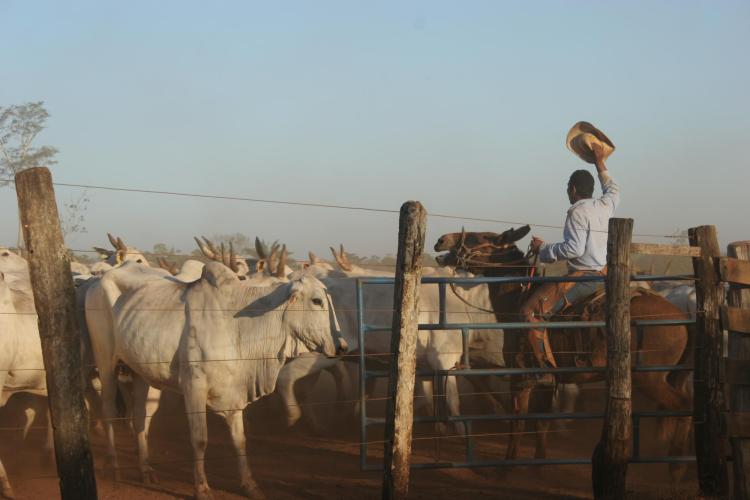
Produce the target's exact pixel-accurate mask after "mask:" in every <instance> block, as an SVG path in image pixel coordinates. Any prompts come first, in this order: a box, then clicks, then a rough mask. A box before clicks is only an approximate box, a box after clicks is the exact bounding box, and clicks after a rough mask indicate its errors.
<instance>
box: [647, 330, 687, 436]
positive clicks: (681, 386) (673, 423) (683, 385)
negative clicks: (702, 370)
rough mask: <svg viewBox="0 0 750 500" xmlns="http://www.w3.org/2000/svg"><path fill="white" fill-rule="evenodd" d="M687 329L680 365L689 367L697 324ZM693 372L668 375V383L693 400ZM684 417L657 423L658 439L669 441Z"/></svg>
mask: <svg viewBox="0 0 750 500" xmlns="http://www.w3.org/2000/svg"><path fill="white" fill-rule="evenodd" d="M685 326H686V327H687V342H686V343H685V349H684V350H683V351H682V355H681V356H680V360H679V362H678V365H680V366H682V365H687V364H692V363H693V353H694V352H695V349H694V344H695V338H696V326H695V324H694V323H693V324H690V325H685ZM692 381H693V372H692V370H675V371H672V372H669V374H668V375H667V382H668V383H669V385H671V386H672V387H674V388H675V389H676V390H677V391H679V392H680V394H682V395H684V396H685V399H687V400H688V401H692V399H693V384H692ZM680 418H682V417H661V418H659V419H658V422H657V432H658V438H659V440H661V441H666V440H668V439H669V438H670V437H671V436H672V435H674V433H675V432H676V431H677V425H678V422H679V419H680Z"/></svg>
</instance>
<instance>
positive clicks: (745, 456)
mask: <svg viewBox="0 0 750 500" xmlns="http://www.w3.org/2000/svg"><path fill="white" fill-rule="evenodd" d="M727 257H734V258H735V259H740V260H750V241H736V242H734V243H730V244H729V246H728V247H727ZM727 299H728V300H727V305H728V306H730V307H737V308H742V309H745V310H750V287H747V286H741V285H737V284H732V285H730V287H729V294H728V296H727ZM724 327H725V328H727V329H728V328H729V325H724ZM729 359H732V360H735V359H736V360H743V361H748V360H750V335H748V334H747V333H740V332H733V331H731V330H730V331H729ZM730 391H731V392H730V395H729V409H730V411H732V412H737V413H746V414H747V413H750V386H747V385H732V386H731V388H730ZM729 443H730V444H731V446H732V460H733V462H732V470H733V474H732V475H733V478H734V481H733V483H734V498H750V439H748V436H739V437H735V436H731V435H730V439H729Z"/></svg>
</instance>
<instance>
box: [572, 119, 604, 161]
mask: <svg viewBox="0 0 750 500" xmlns="http://www.w3.org/2000/svg"><path fill="white" fill-rule="evenodd" d="M592 143H598V144H601V146H602V148H603V149H604V159H605V160H606V159H607V158H608V157H609V155H611V154H612V152H613V151H614V150H615V145H614V144H612V141H610V140H609V137H607V136H606V135H604V132H602V131H601V130H599V129H598V128H596V127H594V126H593V125H592V124H590V123H589V122H578V123H576V124H575V125H573V127H572V128H571V129H570V132H568V137H566V139H565V145H566V146H567V147H568V149H569V150H571V151H572V152H573V153H574V154H575V155H576V156H578V157H579V158H580V159H582V160H583V161H585V162H587V163H594V161H595V159H596V158H595V157H594V151H593V150H592V149H591V144H592Z"/></svg>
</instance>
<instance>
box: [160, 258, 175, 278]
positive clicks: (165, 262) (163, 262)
mask: <svg viewBox="0 0 750 500" xmlns="http://www.w3.org/2000/svg"><path fill="white" fill-rule="evenodd" d="M156 262H158V263H159V267H161V268H162V269H165V270H167V271H169V274H171V275H172V276H174V275H175V274H177V273H178V270H177V266H176V265H175V264H174V263H173V262H169V261H168V260H167V259H165V258H163V257H157V258H156Z"/></svg>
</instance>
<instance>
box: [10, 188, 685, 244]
mask: <svg viewBox="0 0 750 500" xmlns="http://www.w3.org/2000/svg"><path fill="white" fill-rule="evenodd" d="M2 182H8V183H15V179H3V180H2ZM52 184H53V185H54V186H60V187H73V188H80V189H93V190H102V191H119V192H125V193H140V194H155V195H163V196H177V197H183V198H202V199H214V200H227V201H245V202H251V203H266V204H274V205H288V206H300V207H314V208H332V209H339V210H350V211H361V212H373V213H387V214H398V213H399V210H395V209H387V208H374V207H363V206H357V205H342V204H333V203H311V202H301V201H289V200H273V199H266V198H251V197H245V196H231V195H216V194H201V193H188V192H180V191H167V190H159V189H145V188H125V187H116V186H101V185H94V184H76V183H69V182H53V183H52ZM428 216H429V217H433V218H440V219H449V220H459V221H470V222H488V223H494V224H509V225H521V226H524V225H529V226H532V227H538V228H545V229H563V227H564V226H561V225H556V224H537V223H526V222H520V221H513V220H505V219H496V218H488V217H468V216H463V215H451V214H443V213H428ZM580 229H584V230H586V231H592V232H602V233H606V232H608V231H607V230H606V229H591V228H584V227H581V228H580ZM633 236H637V237H645V238H665V239H677V238H682V236H680V235H675V234H649V233H634V234H633Z"/></svg>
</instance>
